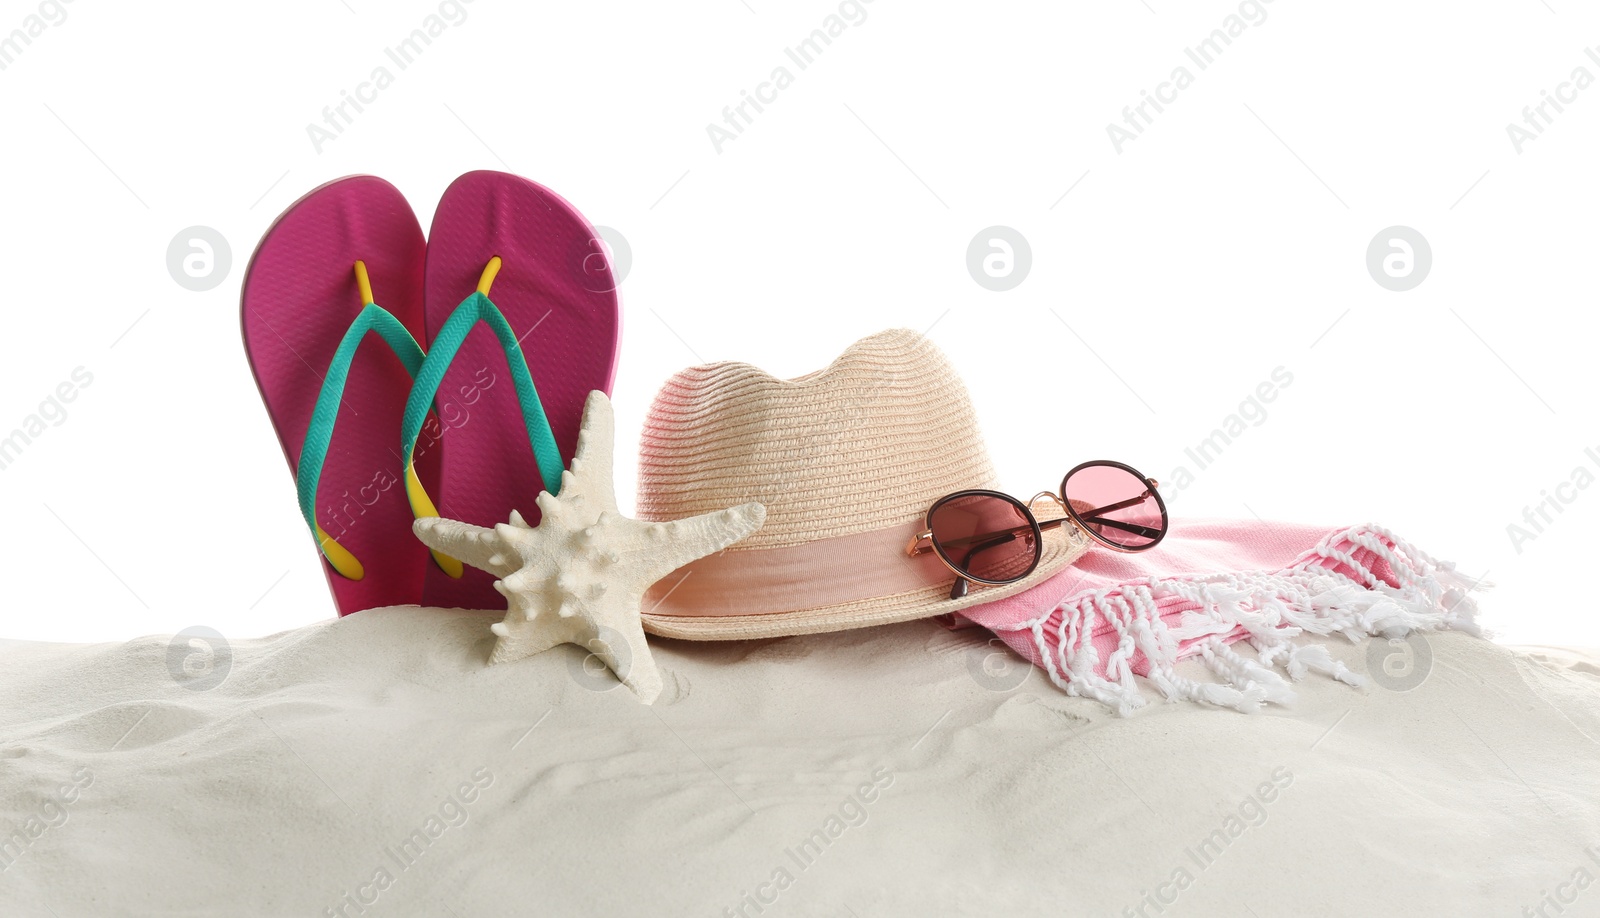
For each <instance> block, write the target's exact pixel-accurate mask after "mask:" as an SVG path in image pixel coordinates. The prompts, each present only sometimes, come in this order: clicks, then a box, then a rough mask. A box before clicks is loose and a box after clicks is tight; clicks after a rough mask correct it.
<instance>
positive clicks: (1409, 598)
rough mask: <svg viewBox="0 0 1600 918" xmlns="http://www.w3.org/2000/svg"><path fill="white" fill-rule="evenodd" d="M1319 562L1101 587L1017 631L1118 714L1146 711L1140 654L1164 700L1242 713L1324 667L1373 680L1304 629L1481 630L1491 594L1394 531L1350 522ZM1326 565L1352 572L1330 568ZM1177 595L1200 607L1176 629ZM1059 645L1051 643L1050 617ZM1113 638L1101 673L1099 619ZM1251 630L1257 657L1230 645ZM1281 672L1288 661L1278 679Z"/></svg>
mask: <svg viewBox="0 0 1600 918" xmlns="http://www.w3.org/2000/svg"><path fill="white" fill-rule="evenodd" d="M1358 548H1365V549H1368V550H1369V551H1371V552H1372V553H1373V554H1375V555H1377V556H1378V558H1380V559H1382V560H1383V561H1384V562H1385V563H1387V564H1388V566H1389V569H1390V570H1391V571H1392V573H1393V576H1394V579H1395V580H1396V581H1398V583H1399V585H1398V586H1390V585H1389V584H1387V583H1385V582H1384V581H1382V580H1381V579H1379V578H1378V576H1377V575H1376V574H1375V573H1374V572H1373V570H1372V569H1371V568H1370V567H1368V566H1367V565H1363V564H1360V563H1358V562H1357V561H1356V559H1355V556H1354V552H1355V550H1356V549H1358ZM1309 554H1310V555H1312V557H1310V558H1308V559H1306V560H1304V561H1301V562H1300V563H1299V564H1297V565H1296V566H1294V567H1292V568H1289V569H1286V570H1282V571H1277V572H1268V571H1246V572H1242V573H1233V574H1209V575H1196V576H1189V577H1179V578H1172V579H1165V580H1163V579H1155V578H1151V579H1149V580H1145V581H1137V582H1135V583H1134V584H1132V585H1124V586H1122V587H1119V588H1116V589H1115V590H1113V589H1105V590H1098V591H1095V592H1093V593H1090V594H1086V595H1084V596H1082V597H1080V598H1079V599H1078V600H1077V601H1076V602H1073V603H1070V604H1069V603H1066V602H1063V603H1062V604H1061V605H1059V606H1057V607H1056V609H1052V610H1051V611H1050V612H1047V613H1045V614H1044V615H1043V616H1040V617H1039V618H1036V619H1032V620H1029V621H1027V622H1023V623H1022V624H1020V625H1018V626H1017V629H1016V630H1019V631H1020V630H1023V629H1027V630H1029V631H1031V632H1032V634H1033V640H1034V644H1035V645H1036V647H1037V648H1038V651H1039V656H1040V658H1041V659H1043V660H1044V662H1045V671H1046V672H1047V673H1048V674H1049V676H1050V680H1051V681H1052V682H1054V683H1055V684H1056V685H1058V686H1060V687H1061V688H1062V689H1063V690H1065V691H1066V692H1067V694H1069V695H1075V696H1080V697H1085V698H1093V699H1094V700H1096V701H1098V702H1100V703H1101V704H1104V705H1106V706H1107V707H1109V708H1111V709H1112V710H1114V711H1116V712H1117V713H1118V714H1120V715H1122V716H1127V715H1128V714H1131V713H1132V712H1133V711H1134V710H1136V709H1138V708H1140V707H1143V706H1144V703H1145V699H1144V696H1143V695H1142V694H1141V693H1140V691H1139V687H1138V685H1137V683H1136V682H1135V681H1134V672H1133V666H1132V664H1133V662H1134V657H1135V654H1136V653H1138V654H1142V655H1143V656H1144V658H1145V659H1146V660H1147V661H1149V675H1148V678H1149V680H1150V682H1151V683H1152V684H1153V685H1155V687H1156V688H1157V689H1158V690H1159V691H1160V692H1161V694H1162V695H1163V696H1165V697H1166V699H1167V700H1168V701H1179V700H1187V701H1199V702H1203V703H1205V704H1211V705H1217V706H1219V707H1225V708H1233V709H1234V710H1237V711H1243V712H1246V713H1250V712H1254V711H1257V710H1260V708H1261V706H1262V705H1263V704H1265V703H1269V702H1270V703H1273V704H1287V703H1289V702H1291V701H1293V700H1294V692H1293V690H1292V689H1291V687H1290V682H1298V681H1300V680H1301V679H1303V678H1305V676H1306V674H1307V673H1312V672H1315V673H1320V674H1322V675H1325V676H1330V677H1332V678H1334V679H1337V680H1339V681H1340V682H1345V683H1349V684H1350V685H1362V684H1363V683H1364V682H1365V681H1366V680H1365V679H1364V678H1363V677H1362V676H1361V675H1359V674H1357V673H1354V672H1351V671H1350V670H1349V669H1348V668H1347V667H1346V666H1345V665H1344V664H1343V663H1340V662H1338V661H1337V660H1334V659H1333V657H1332V655H1330V654H1329V653H1328V649H1327V648H1326V647H1323V646H1321V645H1300V644H1296V643H1295V638H1297V637H1299V636H1300V635H1301V634H1313V635H1326V634H1342V635H1344V636H1345V637H1346V638H1348V639H1349V640H1350V641H1352V642H1358V641H1362V640H1365V639H1367V638H1368V637H1371V636H1373V635H1381V636H1383V637H1385V638H1393V637H1403V636H1404V635H1406V634H1408V633H1410V632H1411V631H1435V630H1440V629H1445V628H1449V629H1453V630H1457V631H1466V632H1468V633H1471V634H1476V635H1479V636H1482V634H1483V632H1482V630H1481V629H1480V628H1479V627H1478V625H1477V623H1476V622H1475V621H1474V619H1475V617H1476V615H1477V611H1478V606H1477V602H1476V601H1475V600H1474V599H1473V598H1472V596H1471V595H1470V594H1471V593H1472V592H1474V591H1476V590H1481V589H1487V588H1488V587H1489V586H1490V585H1489V584H1486V583H1483V582H1482V581H1478V582H1473V581H1470V580H1469V579H1468V578H1466V577H1465V576H1463V575H1462V574H1461V573H1459V572H1458V571H1456V569H1455V565H1454V564H1452V563H1450V562H1448V561H1438V560H1436V559H1434V558H1432V557H1430V556H1429V555H1427V554H1426V553H1424V552H1422V551H1421V550H1419V549H1417V548H1416V547H1414V546H1412V545H1411V544H1410V543H1408V542H1406V541H1404V540H1403V539H1401V538H1400V537H1398V536H1396V535H1395V534H1394V533H1392V532H1390V531H1389V530H1387V529H1385V528H1383V527H1381V526H1378V525H1375V524H1370V523H1369V524H1367V525H1365V526H1353V527H1351V528H1349V529H1346V530H1344V531H1342V532H1337V533H1334V534H1332V535H1330V536H1328V537H1327V538H1326V539H1324V540H1323V541H1322V542H1321V543H1320V544H1318V545H1317V546H1316V548H1314V549H1312V550H1311V552H1310V553H1309ZM1323 561H1332V562H1337V563H1339V564H1341V565H1343V566H1344V567H1345V568H1346V569H1347V571H1342V572H1335V571H1332V570H1329V569H1327V568H1326V567H1324V566H1323ZM1167 597H1181V598H1182V599H1185V600H1188V601H1189V602H1191V603H1194V604H1196V605H1198V606H1199V608H1198V609H1196V610H1193V611H1189V612H1184V613H1183V614H1182V615H1181V616H1180V619H1179V622H1178V623H1177V624H1176V625H1175V626H1169V625H1168V624H1167V623H1166V622H1165V621H1163V620H1162V618H1161V615H1160V614H1159V612H1158V607H1157V605H1156V604H1157V602H1158V601H1159V600H1161V599H1163V598H1167ZM1056 611H1059V612H1060V613H1061V616H1060V621H1059V623H1058V624H1057V625H1056V626H1055V632H1056V633H1055V635H1054V637H1055V639H1056V641H1055V646H1054V647H1052V646H1051V644H1050V642H1049V641H1048V640H1047V639H1046V634H1045V629H1046V627H1047V623H1048V622H1049V620H1050V617H1051V615H1053V614H1054V613H1055V612H1056ZM1102 622H1104V623H1108V624H1110V625H1111V627H1112V629H1114V630H1115V632H1116V634H1117V646H1116V649H1115V650H1113V651H1112V652H1111V653H1110V654H1109V655H1108V656H1107V657H1106V659H1105V661H1104V667H1103V671H1104V673H1105V675H1104V676H1102V675H1101V674H1100V673H1101V671H1102V667H1101V665H1100V664H1101V660H1100V656H1099V652H1098V651H1097V650H1096V649H1095V646H1094V642H1093V641H1092V640H1091V637H1092V635H1093V634H1094V632H1095V631H1096V630H1097V628H1098V627H1099V625H1100V623H1102ZM1241 628H1242V629H1244V631H1245V632H1246V636H1245V637H1244V638H1243V639H1242V641H1244V642H1248V643H1249V645H1250V646H1251V647H1253V648H1254V649H1255V651H1256V659H1254V660H1252V659H1249V658H1248V657H1246V656H1242V655H1241V654H1239V653H1238V652H1237V651H1236V650H1235V649H1234V647H1232V646H1229V644H1228V643H1227V637H1228V636H1229V635H1231V634H1233V633H1235V632H1236V631H1237V630H1238V629H1241ZM1197 640H1198V642H1199V643H1197V644H1194V645H1193V646H1192V647H1187V650H1186V652H1185V653H1184V656H1185V657H1188V656H1197V657H1198V658H1199V659H1200V660H1201V661H1202V662H1204V663H1205V665H1206V667H1207V668H1209V669H1210V670H1211V672H1212V673H1213V674H1215V676H1216V677H1217V680H1218V681H1216V682H1196V681H1194V680H1191V679H1186V678H1184V677H1183V676H1180V675H1178V673H1177V671H1176V670H1175V669H1174V664H1176V663H1177V662H1178V658H1179V650H1180V647H1183V646H1186V645H1188V644H1191V643H1192V642H1195V641H1197ZM1274 667H1281V668H1282V669H1283V672H1284V673H1286V674H1287V676H1288V678H1287V679H1285V678H1284V675H1282V674H1280V673H1279V672H1278V671H1277V670H1276V669H1274Z"/></svg>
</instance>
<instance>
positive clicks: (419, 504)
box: [406, 463, 466, 580]
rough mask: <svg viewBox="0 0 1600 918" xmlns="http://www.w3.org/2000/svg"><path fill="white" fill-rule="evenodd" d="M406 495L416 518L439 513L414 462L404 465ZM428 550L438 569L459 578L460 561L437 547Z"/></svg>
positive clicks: (424, 517)
mask: <svg viewBox="0 0 1600 918" xmlns="http://www.w3.org/2000/svg"><path fill="white" fill-rule="evenodd" d="M406 497H408V498H410V500H411V515H412V516H414V517H416V518H417V519H419V520H420V519H426V518H428V517H430V516H438V515H439V510H438V508H436V507H434V505H433V498H431V497H429V496H428V492H427V490H425V489H424V488H423V487H422V479H420V478H418V477H417V467H416V465H415V464H414V463H413V464H409V465H407V466H406ZM428 551H429V552H431V553H432V554H433V562H434V563H435V564H437V565H439V570H442V571H444V572H445V574H447V575H449V576H450V577H451V578H452V579H455V580H460V579H461V575H462V574H465V573H466V569H465V568H464V567H462V566H461V562H460V561H457V560H456V559H454V558H452V557H450V556H449V555H447V554H445V553H444V552H442V551H439V550H437V549H433V548H430V549H428Z"/></svg>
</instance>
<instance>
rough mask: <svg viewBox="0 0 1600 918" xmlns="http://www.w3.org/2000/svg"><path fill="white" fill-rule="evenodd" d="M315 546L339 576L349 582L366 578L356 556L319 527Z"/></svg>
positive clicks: (364, 569) (364, 571)
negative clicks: (320, 550)
mask: <svg viewBox="0 0 1600 918" xmlns="http://www.w3.org/2000/svg"><path fill="white" fill-rule="evenodd" d="M317 546H318V547H319V548H321V549H322V556H323V557H324V558H327V559H328V563H329V564H331V565H333V569H334V570H336V571H338V572H339V574H340V575H341V576H343V577H346V578H348V579H350V580H360V579H361V578H363V577H365V576H367V571H366V568H364V567H362V566H361V562H360V561H357V560H356V556H355V555H352V554H350V551H349V549H347V548H345V547H344V546H343V545H340V544H339V543H338V542H336V541H334V538H333V536H331V535H328V534H327V533H326V532H324V531H323V529H322V527H321V526H318V527H317Z"/></svg>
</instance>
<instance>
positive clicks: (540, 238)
mask: <svg viewBox="0 0 1600 918" xmlns="http://www.w3.org/2000/svg"><path fill="white" fill-rule="evenodd" d="M497 255H498V256H499V257H500V258H501V260H502V262H503V264H502V266H501V268H500V271H499V274H498V275H497V276H496V277H495V280H494V285H493V287H492V288H491V290H490V292H489V298H490V299H491V300H493V301H494V303H495V305H496V306H498V307H499V309H500V311H501V312H502V313H504V315H505V316H506V318H507V320H508V321H509V323H510V325H511V328H512V330H513V332H514V333H515V334H516V335H517V337H518V338H519V339H520V340H521V347H522V349H523V353H524V354H525V355H526V358H527V363H528V369H529V371H530V373H531V375H532V377H533V381H534V385H535V387H536V388H537V389H538V390H539V399H540V401H541V402H542V403H543V406H544V410H545V414H546V416H547V417H548V418H549V420H550V426H551V429H552V430H553V432H554V434H555V438H556V444H557V446H559V448H560V451H561V464H562V466H563V467H565V466H566V465H567V464H568V463H569V462H570V461H571V459H572V455H573V452H574V451H575V450H576V449H577V443H578V427H579V424H580V422H581V420H582V416H583V405H584V402H585V400H586V399H587V398H588V396H589V393H590V392H591V391H593V390H595V389H599V390H601V391H603V392H605V393H607V394H610V392H611V384H612V380H613V378H614V377H615V375H616V368H617V350H618V343H619V341H620V335H621V311H620V308H619V304H618V300H617V293H616V285H615V283H613V281H612V274H611V267H610V264H609V261H608V258H607V255H606V252H605V249H604V247H603V246H602V245H601V244H600V242H599V241H598V237H597V235H596V234H595V232H594V229H593V227H591V226H590V225H589V222H588V221H587V220H585V219H584V218H583V216H582V215H581V214H579V213H578V211H577V210H576V209H575V208H574V207H572V205H570V204H568V203H567V202H566V201H565V200H563V199H562V198H561V197H560V196H559V195H557V194H556V193H555V192H552V191H550V190H549V189H548V188H545V187H543V186H541V185H538V184H536V183H534V182H531V181H528V180H527V179H524V178H521V177H519V176H514V175H507V174H505V173H501V172H469V173H467V174H466V175H463V176H461V177H460V178H458V179H456V180H455V182H453V183H451V185H450V187H449V188H448V189H446V191H445V193H444V196H443V198H441V199H440V201H439V208H438V210H437V211H436V212H435V213H434V218H433V227H432V229H431V230H430V232H429V243H428V258H427V277H426V300H427V305H426V310H425V317H424V324H425V326H426V328H427V330H428V334H429V336H430V338H429V340H430V341H431V340H432V337H431V336H432V335H434V334H436V333H437V332H438V330H439V328H440V327H441V326H442V325H443V324H444V322H445V320H446V319H448V318H449V317H450V315H451V313H452V312H454V310H455V308H456V306H458V305H459V304H460V303H461V301H462V300H463V299H465V298H466V297H467V296H468V295H470V294H471V293H472V292H473V291H474V290H475V289H476V288H477V285H478V280H479V277H480V275H481V274H482V272H483V269H484V266H485V265H486V264H487V263H488V261H489V260H490V259H491V258H493V257H494V256H497ZM439 405H440V421H441V422H442V425H441V426H442V428H443V439H444V442H445V444H446V445H447V449H446V450H444V452H443V456H442V462H441V465H440V467H439V478H438V479H437V480H430V479H429V478H428V476H427V475H426V474H424V473H422V472H421V471H420V470H419V476H420V477H421V478H422V480H423V483H424V484H425V485H427V486H428V488H429V491H430V493H432V494H433V496H434V500H435V502H436V504H437V506H438V509H439V512H440V514H441V515H443V516H446V517H449V518H450V519H456V520H461V521H464V522H468V523H472V524H475V525H479V526H492V525H494V524H496V523H503V522H505V521H506V518H507V517H508V516H509V515H510V513H511V511H512V510H513V509H515V510H517V511H519V512H521V514H522V515H523V517H524V518H526V519H527V520H528V522H530V523H536V522H537V520H538V507H537V506H536V505H535V504H534V499H535V498H536V497H538V495H539V492H540V491H541V490H544V487H543V483H542V481H541V479H540V477H539V472H538V466H537V465H536V464H535V462H534V456H533V450H532V447H531V446H529V444H528V434H527V428H526V426H525V424H524V421H523V415H522V410H521V408H520V406H519V404H518V402H517V398H516V393H515V391H514V390H513V388H512V381H511V377H510V374H509V372H508V371H507V369H506V356H505V351H504V350H503V349H502V348H501V346H500V344H499V342H498V340H497V339H496V338H495V336H494V333H493V332H492V331H491V330H490V329H489V328H488V327H487V326H484V325H479V326H478V327H477V328H475V329H474V330H473V331H472V332H471V334H469V335H468V336H467V338H466V340H465V341H464V342H463V343H462V346H461V350H460V351H459V352H458V353H457V354H456V357H455V359H454V361H452V363H451V365H450V369H449V371H448V372H447V373H446V374H445V377H444V382H443V384H442V385H441V387H440V389H439ZM492 583H493V577H491V576H490V575H488V574H486V573H484V572H482V571H479V570H476V569H474V568H470V567H469V568H468V569H467V571H466V573H465V575H464V576H463V577H462V578H461V579H459V580H455V579H451V578H449V577H446V576H445V575H444V574H443V572H442V571H438V570H433V571H430V572H429V573H428V574H427V575H426V579H425V585H424V590H423V601H424V602H425V603H427V604H428V605H438V606H444V607H461V608H477V609H498V608H504V607H505V599H504V597H502V596H500V594H498V593H496V592H495V591H494V588H493V586H492Z"/></svg>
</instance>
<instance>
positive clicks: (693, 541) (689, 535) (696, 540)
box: [639, 501, 767, 583]
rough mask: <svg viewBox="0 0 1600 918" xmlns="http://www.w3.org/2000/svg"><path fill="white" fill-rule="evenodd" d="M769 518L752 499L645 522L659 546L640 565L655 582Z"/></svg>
mask: <svg viewBox="0 0 1600 918" xmlns="http://www.w3.org/2000/svg"><path fill="white" fill-rule="evenodd" d="M766 520H767V508H766V507H764V506H762V505H761V504H759V503H756V502H755V501H751V502H750V503H748V504H740V505H739V506H737V507H730V508H728V509H727V510H717V511H713V512H711V513H702V514H700V515H699V516H691V517H688V518H686V519H681V520H673V521H672V522H670V523H646V524H645V525H646V526H647V527H649V530H650V534H651V539H650V540H651V542H653V543H655V544H656V545H659V546H660V547H659V548H658V549H655V550H652V551H650V552H649V553H648V555H647V557H645V558H642V559H641V560H640V562H639V566H640V568H641V569H643V570H644V571H645V572H646V573H648V574H649V575H650V576H651V578H652V579H651V581H650V582H652V583H654V582H655V581H656V580H660V579H661V578H662V577H665V576H666V575H668V574H670V573H672V572H673V571H675V570H677V569H678V568H680V567H683V566H684V565H685V564H688V563H690V562H691V561H697V560H699V559H700V558H704V557H705V556H706V555H709V554H714V553H716V552H719V551H721V550H723V549H724V548H727V547H728V546H729V545H732V544H733V543H735V542H737V541H739V540H740V539H743V538H744V537H745V536H748V535H749V534H751V533H752V532H755V531H756V530H757V529H760V528H761V524H762V523H764V522H766Z"/></svg>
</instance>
